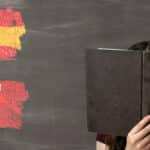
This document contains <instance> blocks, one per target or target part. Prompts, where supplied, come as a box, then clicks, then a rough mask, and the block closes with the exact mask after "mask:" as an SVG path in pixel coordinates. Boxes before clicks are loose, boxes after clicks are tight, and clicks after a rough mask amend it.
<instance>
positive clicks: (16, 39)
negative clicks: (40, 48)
mask: <svg viewBox="0 0 150 150" xmlns="http://www.w3.org/2000/svg"><path fill="white" fill-rule="evenodd" d="M25 33H26V29H25V26H15V27H2V26H0V46H9V47H13V48H15V49H17V50H21V41H20V37H21V36H22V35H23V34H25Z"/></svg>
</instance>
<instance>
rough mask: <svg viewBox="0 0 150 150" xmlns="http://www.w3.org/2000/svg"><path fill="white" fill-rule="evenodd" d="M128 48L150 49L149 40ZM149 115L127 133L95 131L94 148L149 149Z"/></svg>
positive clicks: (112, 149) (98, 149)
mask: <svg viewBox="0 0 150 150" xmlns="http://www.w3.org/2000/svg"><path fill="white" fill-rule="evenodd" d="M128 49H129V50H148V51H149V50H150V41H142V42H138V43H136V44H134V45H132V46H131V47H129V48H128ZM149 123H150V115H147V116H145V117H144V118H143V119H142V120H140V121H139V122H138V123H137V124H136V125H135V126H134V127H133V128H132V129H131V130H130V131H129V133H128V134H127V136H126V137H123V136H116V137H114V136H111V135H106V134H102V133H97V136H96V150H150V134H149V133H150V124H149Z"/></svg>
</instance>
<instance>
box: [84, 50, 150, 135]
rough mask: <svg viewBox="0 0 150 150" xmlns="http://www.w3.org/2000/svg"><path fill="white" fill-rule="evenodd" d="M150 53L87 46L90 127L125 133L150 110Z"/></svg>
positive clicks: (88, 124) (110, 132)
mask: <svg viewBox="0 0 150 150" xmlns="http://www.w3.org/2000/svg"><path fill="white" fill-rule="evenodd" d="M149 84H150V53H149V52H145V51H135V50H127V49H107V48H100V49H86V100H87V126H88V130H89V131H92V132H100V133H104V134H111V135H120V136H125V135H127V133H128V132H129V130H130V129H131V128H132V127H134V126H135V125H136V124H137V123H138V122H139V121H140V120H141V119H142V117H143V116H145V115H146V114H148V113H149V110H150V100H149V98H150V85H149Z"/></svg>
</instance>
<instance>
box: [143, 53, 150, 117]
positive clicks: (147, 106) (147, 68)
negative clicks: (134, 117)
mask: <svg viewBox="0 0 150 150" xmlns="http://www.w3.org/2000/svg"><path fill="white" fill-rule="evenodd" d="M142 58H143V60H142V62H143V67H142V73H143V74H142V80H143V81H142V83H143V84H142V105H141V106H142V118H143V117H144V116H145V115H148V114H150V52H148V51H144V52H143V57H142Z"/></svg>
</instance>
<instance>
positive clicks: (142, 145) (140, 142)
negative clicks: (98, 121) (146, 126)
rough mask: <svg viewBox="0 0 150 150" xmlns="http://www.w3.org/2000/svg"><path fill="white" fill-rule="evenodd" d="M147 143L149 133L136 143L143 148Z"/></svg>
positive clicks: (149, 139) (149, 141) (148, 142)
mask: <svg viewBox="0 0 150 150" xmlns="http://www.w3.org/2000/svg"><path fill="white" fill-rule="evenodd" d="M148 144H150V135H148V136H146V137H145V138H143V140H140V141H139V142H138V143H137V146H138V147H139V148H140V149H144V147H146V146H147V145H148Z"/></svg>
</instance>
